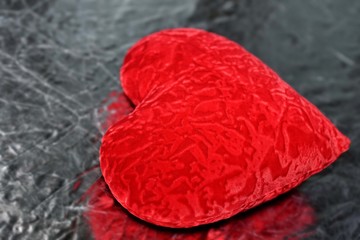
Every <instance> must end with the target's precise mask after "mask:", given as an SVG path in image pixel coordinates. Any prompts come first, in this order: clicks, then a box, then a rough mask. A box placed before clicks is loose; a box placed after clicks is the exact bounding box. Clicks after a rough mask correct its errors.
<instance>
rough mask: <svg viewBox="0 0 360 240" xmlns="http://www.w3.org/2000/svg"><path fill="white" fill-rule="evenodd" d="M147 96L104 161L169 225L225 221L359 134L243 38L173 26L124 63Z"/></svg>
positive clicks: (135, 201)
mask: <svg viewBox="0 0 360 240" xmlns="http://www.w3.org/2000/svg"><path fill="white" fill-rule="evenodd" d="M121 80H122V84H123V87H124V91H125V93H126V94H127V95H128V96H129V97H130V99H131V100H132V101H133V102H134V103H135V104H136V105H137V107H136V109H135V110H134V111H133V112H132V113H131V114H130V115H129V116H127V117H125V118H123V119H122V120H120V121H119V122H118V123H116V124H115V125H114V126H112V127H111V128H110V129H109V130H108V131H107V132H106V134H105V136H104V138H103V141H102V146H101V150H100V164H101V169H102V172H103V175H104V178H105V181H106V182H107V184H108V185H109V187H110V189H111V191H112V193H113V195H114V196H115V198H116V199H117V200H118V201H119V202H120V203H121V204H122V205H123V206H124V207H125V208H126V209H127V210H129V211H130V212H131V213H132V214H134V215H135V216H137V217H139V218H141V219H143V220H146V221H148V222H151V223H154V224H157V225H161V226H168V227H192V226H197V225H201V224H206V223H211V222H215V221H218V220H221V219H225V218H228V217H231V216H233V215H234V214H236V213H238V212H241V211H244V210H246V209H249V208H251V207H253V206H256V205H258V204H260V203H262V202H264V201H267V200H270V199H272V198H274V197H276V196H278V195H279V194H282V193H284V192H286V191H288V190H290V189H291V188H294V187H295V186H297V185H299V184H300V183H301V182H303V181H304V180H305V179H307V178H308V177H309V176H311V175H313V174H315V173H317V172H319V171H321V170H322V169H324V168H325V167H327V166H328V165H330V164H331V163H332V162H333V161H335V160H336V158H337V157H338V156H339V155H340V154H341V153H342V152H344V151H346V150H347V149H348V148H349V144H350V140H349V139H348V138H347V137H345V136H344V135H343V134H341V133H340V132H339V131H338V130H337V129H336V127H335V126H334V125H333V124H332V123H331V122H330V121H329V120H328V119H327V118H326V117H325V116H324V115H323V114H322V113H321V112H320V111H319V110H318V109H317V108H316V107H315V106H313V105H312V104H311V103H310V102H308V101H307V100H306V99H305V98H303V97H302V96H301V95H299V94H298V93H297V92H296V91H295V90H294V89H292V88H291V87H290V86H289V85H288V84H286V83H285V82H284V81H283V80H281V79H280V77H279V76H278V75H277V74H276V73H275V72H274V71H272V70H271V69H270V68H269V67H267V66H266V65H265V64H264V63H262V62H261V61H260V60H259V59H257V58H256V57H254V56H253V55H251V54H250V53H248V52H247V51H246V50H244V49H243V48H242V47H240V46H239V45H238V44H236V43H234V42H232V41H230V40H228V39H226V38H224V37H221V36H218V35H216V34H213V33H209V32H206V31H203V30H197V29H170V30H164V31H161V32H158V33H154V34H151V35H149V36H147V37H145V38H143V39H142V40H140V41H139V42H138V43H137V44H136V45H135V46H134V47H132V48H131V49H130V50H129V52H128V54H127V56H126V58H125V60H124V65H123V67H122V71H121Z"/></svg>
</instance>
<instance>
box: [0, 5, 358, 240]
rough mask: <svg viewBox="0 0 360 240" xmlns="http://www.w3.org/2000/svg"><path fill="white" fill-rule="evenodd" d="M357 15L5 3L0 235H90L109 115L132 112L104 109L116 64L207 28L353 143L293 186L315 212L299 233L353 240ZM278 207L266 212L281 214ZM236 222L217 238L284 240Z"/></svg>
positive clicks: (340, 9) (300, 9)
mask: <svg viewBox="0 0 360 240" xmlns="http://www.w3.org/2000/svg"><path fill="white" fill-rule="evenodd" d="M359 14H360V2H359V1H356V0H349V1H336V0H326V1H315V0H309V1H295V0H292V1H281V0H269V1H261V0H256V1H254V0H238V1H235V0H228V1H222V0H197V1H195V0H183V1H165V0H148V1H143V0H131V1H130V0H107V1H97V0H77V1H73V0H2V1H1V2H0V239H91V238H98V237H97V236H96V234H94V222H93V221H89V219H90V220H91V217H89V216H94V213H93V215H91V214H90V215H89V209H90V210H91V206H90V205H89V201H85V200H84V195H86V194H87V193H88V192H89V189H93V187H94V184H96V183H97V182H98V181H99V179H100V180H101V172H100V169H99V167H98V164H99V160H98V149H99V146H100V141H101V137H102V134H103V133H104V131H105V130H106V128H107V127H108V125H109V124H110V123H111V122H112V121H113V120H111V121H110V122H109V116H110V118H111V117H112V116H114V111H115V112H116V111H120V112H122V113H127V112H128V110H129V109H128V108H127V106H123V105H121V104H117V105H116V104H115V105H114V104H113V103H112V104H110V103H111V101H110V100H111V99H112V100H114V91H115V92H121V87H120V86H119V80H118V71H119V67H120V65H121V63H122V60H123V57H124V54H125V52H126V51H127V49H128V48H129V47H130V46H131V45H132V44H133V43H134V42H135V41H136V40H138V39H139V38H141V37H143V36H145V35H147V34H149V33H152V32H154V31H158V30H161V29H164V28H170V27H197V28H203V29H206V30H209V31H213V32H216V33H218V34H221V35H224V36H226V37H228V38H230V39H232V40H234V41H236V42H238V43H240V44H242V45H243V46H245V47H246V48H247V49H248V50H249V51H250V52H252V53H253V54H255V55H256V56H258V57H259V58H261V59H262V60H263V61H264V62H265V63H266V64H268V65H269V66H270V67H272V68H273V69H274V70H275V71H277V72H278V73H279V74H280V76H281V77H282V78H283V79H284V80H285V81H287V82H288V83H289V84H290V85H292V86H293V87H294V88H295V89H296V90H297V91H298V92H299V93H301V94H302V95H303V96H305V97H306V98H307V99H308V100H310V101H311V102H312V103H314V104H315V105H316V106H317V107H318V108H319V109H320V110H321V111H323V112H324V113H325V115H326V116H327V117H328V118H330V119H331V120H332V121H333V122H334V123H335V125H336V126H337V127H338V128H339V129H340V130H341V131H342V132H343V133H344V134H346V135H347V136H349V137H350V138H351V140H352V146H351V149H350V150H349V151H348V152H347V153H346V154H344V155H343V156H342V157H341V158H340V159H339V160H338V161H336V162H335V164H333V165H332V166H330V167H329V168H327V169H326V170H325V171H323V172H322V173H320V174H318V175H316V176H314V177H312V178H311V179H310V180H308V181H306V182H305V183H304V184H302V185H301V186H300V187H299V188H298V189H297V191H299V192H300V193H301V196H304V198H306V199H307V200H306V202H307V205H306V209H309V207H308V206H311V209H313V210H312V211H311V212H313V214H314V221H310V222H311V225H310V226H308V227H307V232H308V233H307V234H301V235H299V236H301V238H306V239H360V187H359V186H358V183H359V182H360V162H359V161H358V158H359V154H360V140H359V136H360V111H359V109H360V100H359V96H360V31H359V29H360V20H359ZM115 98H116V97H115ZM109 99H110V100H109ZM109 106H111V108H109ZM114 106H116V107H115V109H114ZM118 107H119V108H120V110H119V109H118V110H117V108H118ZM122 107H124V109H121V108H122ZM115 116H116V114H115ZM96 186H98V185H96ZM100 186H103V185H102V184H100ZM103 187H104V188H105V187H106V186H103ZM295 195H296V196H297V195H298V193H296V194H295ZM92 196H93V195H92ZM101 196H102V195H101ZM288 197H289V198H291V199H292V198H293V197H294V196H293V195H291V193H290V196H288ZM110 198H111V196H110ZM90 202H91V201H90ZM285 202H286V201H285ZM274 204H275V205H274V206H272V205H271V203H270V204H267V206H266V208H269V209H270V210H271V209H282V208H276V207H275V206H277V204H278V203H277V202H276V203H274ZM96 206H97V205H96ZM117 207H120V206H117ZM104 209H108V207H106V208H100V210H101V211H105V210H104ZM269 209H268V210H269ZM268 210H267V211H268ZM111 211H112V210H111ZM256 211H257V210H256V209H255V210H254V211H253V212H252V213H249V214H255V215H256V214H257V213H256ZM267 211H266V212H267ZM259 212H263V210H261V209H260V210H259ZM95 216H97V215H96V214H95ZM116 216H118V215H116ZM256 216H257V217H258V216H261V222H263V221H264V220H269V219H271V220H273V221H280V220H276V219H272V217H273V215H271V214H270V215H269V214H262V215H261V214H260V215H259V214H257V215H256ZM281 216H283V215H281ZM237 218H238V217H237ZM245 218H246V217H245ZM250 218H251V217H250ZM265 218H269V219H265ZM251 219H254V218H251ZM305 219H307V220H306V221H308V219H309V218H306V217H305ZM315 219H316V220H315ZM134 221H135V220H134ZM265 222H266V221H265ZM310 222H307V223H310ZM235 223H237V224H240V225H241V227H239V228H237V226H238V225H234V224H235ZM235 223H234V222H232V223H231V224H232V225H231V227H229V225H226V223H224V224H225V225H222V226H215V228H217V229H219V228H220V229H222V232H223V234H222V235H221V239H241V237H242V236H245V235H241V233H237V235H234V229H238V230H239V229H240V230H241V231H244V232H246V231H247V234H250V235H251V236H257V237H258V238H257V239H282V238H284V236H283V232H281V234H280V233H279V232H278V231H269V230H267V231H268V232H267V235H263V234H258V233H257V232H256V231H257V229H259V228H258V226H257V227H251V228H250V227H249V226H250V225H249V224H244V222H241V221H239V220H237V221H235ZM97 224H100V223H97ZM139 224H140V223H139ZM135 225H136V224H135ZM131 227H132V229H131V231H130V230H129V231H130V232H131V233H134V232H136V233H137V234H139V235H136V234H129V235H122V236H119V238H120V237H122V238H123V239H124V238H126V237H127V238H131V236H133V237H134V236H137V237H141V238H137V239H156V238H157V237H156V236H157V235H150V234H147V233H149V232H151V231H149V230H148V229H147V228H146V227H143V226H142V227H134V226H133V225H131ZM148 227H149V228H152V226H148ZM134 229H135V230H134ZM240 230H239V231H240ZM119 231H120V230H119ZM129 231H128V232H129ZM141 231H143V233H141ZM154 231H155V230H154ZM159 231H160V230H159ZM211 231H212V230H211ZM213 231H215V230H213ZM216 231H217V230H216ZM296 231H299V229H296ZM249 232H250V233H249ZM176 234H179V233H176ZM176 234H174V235H171V234H169V235H166V236H168V237H169V238H170V237H172V238H174V239H175V237H174V236H176ZM196 234H198V233H196ZM239 234H240V235H239ZM289 234H290V233H289ZM293 234H295V233H291V234H290V235H292V236H293ZM114 236H115V235H114ZM207 236H209V235H206V234H198V235H193V239H209V238H208V237H207ZM212 236H215V235H212ZM216 236H217V235H216ZM114 239H115V238H114ZM214 239H216V238H214ZM218 239H220V237H219V238H218Z"/></svg>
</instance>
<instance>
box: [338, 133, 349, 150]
mask: <svg viewBox="0 0 360 240" xmlns="http://www.w3.org/2000/svg"><path fill="white" fill-rule="evenodd" d="M350 146H351V140H350V138H348V137H347V136H346V135H341V137H340V138H339V149H340V151H341V153H344V152H347V151H348V150H349V149H350Z"/></svg>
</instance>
